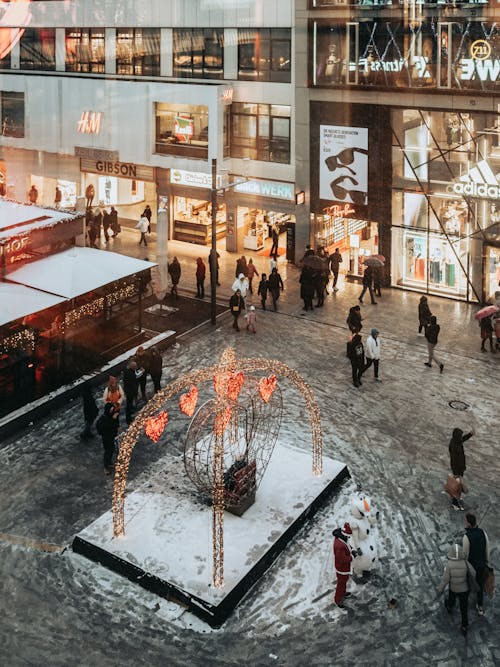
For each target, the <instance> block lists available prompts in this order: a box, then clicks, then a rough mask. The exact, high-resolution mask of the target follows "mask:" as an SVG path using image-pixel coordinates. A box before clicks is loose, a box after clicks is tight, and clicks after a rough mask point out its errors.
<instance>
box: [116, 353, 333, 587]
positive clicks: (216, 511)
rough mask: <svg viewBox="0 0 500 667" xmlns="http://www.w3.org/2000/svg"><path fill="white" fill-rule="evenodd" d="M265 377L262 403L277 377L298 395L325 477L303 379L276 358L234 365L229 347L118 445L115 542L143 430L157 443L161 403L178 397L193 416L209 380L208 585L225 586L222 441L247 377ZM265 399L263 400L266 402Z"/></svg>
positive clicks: (153, 404) (316, 421)
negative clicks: (212, 393) (211, 393)
mask: <svg viewBox="0 0 500 667" xmlns="http://www.w3.org/2000/svg"><path fill="white" fill-rule="evenodd" d="M258 372H265V373H268V374H271V375H268V377H267V378H262V379H261V380H260V382H259V384H258V391H259V394H260V396H261V398H262V400H263V401H265V402H267V401H268V400H269V399H270V397H271V395H272V393H273V390H274V388H275V387H276V383H277V377H283V378H286V379H287V380H289V381H290V382H291V383H292V384H293V385H294V386H295V388H296V389H298V391H299V392H300V393H301V394H302V397H303V399H304V402H305V405H306V407H307V410H308V413H309V421H310V425H311V435H312V472H313V475H316V476H320V475H321V474H322V473H323V458H322V457H323V454H322V448H323V444H322V434H321V423H320V413H319V407H318V404H317V402H316V399H315V398H314V394H313V392H312V390H311V388H310V387H309V385H308V384H307V383H306V382H305V380H304V379H303V378H302V377H301V376H300V375H299V374H298V373H297V372H296V371H295V370H293V369H292V368H290V367H289V366H287V365H286V364H284V363H282V362H280V361H276V360H274V359H259V358H254V359H251V358H242V359H239V360H238V361H237V360H236V356H235V352H234V350H233V349H232V348H227V349H226V350H225V351H224V352H223V354H222V357H221V360H220V363H219V364H217V365H214V366H209V367H207V368H201V369H199V370H196V371H192V372H190V373H186V374H185V375H183V376H181V377H179V378H177V380H174V381H173V382H170V383H169V384H168V385H167V386H166V387H164V388H163V389H162V390H161V391H159V392H158V393H156V394H155V395H154V396H153V397H152V398H151V399H150V400H149V402H148V403H147V404H146V405H145V406H144V407H143V408H142V410H141V411H140V412H139V414H138V415H137V416H136V418H135V420H134V421H133V423H132V424H131V425H130V426H129V428H128V430H127V431H126V432H125V434H124V435H123V437H122V438H121V440H120V451H119V454H118V459H117V462H116V467H115V478H114V488H113V508H112V509H113V534H114V537H115V538H117V537H119V536H120V535H124V534H125V490H126V484H127V475H128V469H129V465H130V458H131V456H132V451H133V449H134V447H135V445H136V444H137V440H138V438H139V436H140V435H141V434H142V432H143V430H144V429H145V428H147V430H148V432H149V435H150V437H152V439H153V440H155V441H157V440H158V439H159V437H160V435H161V433H162V432H163V429H164V428H165V425H166V423H167V421H168V416H167V414H166V413H165V411H164V410H163V411H162V412H160V413H159V414H157V413H158V411H159V410H160V409H162V408H163V406H164V404H165V403H166V402H167V401H168V400H169V399H170V398H172V397H173V396H175V395H177V394H179V393H180V392H186V391H187V392H188V393H187V394H184V395H183V396H181V400H180V407H181V410H182V411H183V412H184V413H186V414H193V412H194V407H195V405H196V401H197V398H198V390H197V388H196V385H198V384H200V383H203V382H210V381H213V383H214V390H215V397H214V399H213V403H212V405H211V414H212V415H213V422H212V425H213V458H212V461H213V464H212V465H213V470H212V475H211V479H212V555H213V566H212V580H213V585H214V586H215V587H218V588H221V587H222V586H223V585H224V506H225V487H224V436H225V431H226V429H228V428H230V424H231V417H232V415H233V412H235V411H236V410H237V409H238V404H237V401H238V396H239V394H240V391H241V388H242V386H243V385H244V382H245V374H246V373H253V374H255V373H258ZM266 399H267V401H266Z"/></svg>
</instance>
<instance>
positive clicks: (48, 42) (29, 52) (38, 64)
mask: <svg viewBox="0 0 500 667" xmlns="http://www.w3.org/2000/svg"><path fill="white" fill-rule="evenodd" d="M20 44H21V47H20V66H21V69H32V70H44V71H50V70H55V68H56V31H55V30H54V29H53V28H35V29H32V28H27V29H26V30H25V31H24V33H23V36H22V37H21V42H20Z"/></svg>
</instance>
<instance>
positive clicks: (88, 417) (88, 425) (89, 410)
mask: <svg viewBox="0 0 500 667" xmlns="http://www.w3.org/2000/svg"><path fill="white" fill-rule="evenodd" d="M82 400H83V419H84V421H85V428H84V430H83V431H82V433H81V434H80V438H82V440H88V438H93V437H94V434H93V433H92V424H93V423H94V421H95V418H96V417H97V415H98V414H99V410H98V408H97V404H96V402H95V398H94V396H93V394H92V389H91V388H90V387H89V385H88V384H84V385H83V388H82Z"/></svg>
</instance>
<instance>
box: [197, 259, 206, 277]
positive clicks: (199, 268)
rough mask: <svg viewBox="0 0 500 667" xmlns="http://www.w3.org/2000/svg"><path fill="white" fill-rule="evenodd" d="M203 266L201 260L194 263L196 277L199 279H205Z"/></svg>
mask: <svg viewBox="0 0 500 667" xmlns="http://www.w3.org/2000/svg"><path fill="white" fill-rule="evenodd" d="M205 271H206V269H205V264H204V263H203V260H202V261H201V262H197V263H196V277H197V278H199V279H202V278H205Z"/></svg>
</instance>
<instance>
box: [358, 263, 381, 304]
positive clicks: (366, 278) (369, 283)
mask: <svg viewBox="0 0 500 667" xmlns="http://www.w3.org/2000/svg"><path fill="white" fill-rule="evenodd" d="M366 290H368V291H369V292H370V299H371V302H372V304H373V305H374V306H376V305H377V302H376V301H375V297H374V296H373V268H372V267H371V266H367V267H366V269H365V272H364V274H363V289H362V290H361V294H360V295H359V297H358V301H359V303H363V297H364V295H365V292H366Z"/></svg>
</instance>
